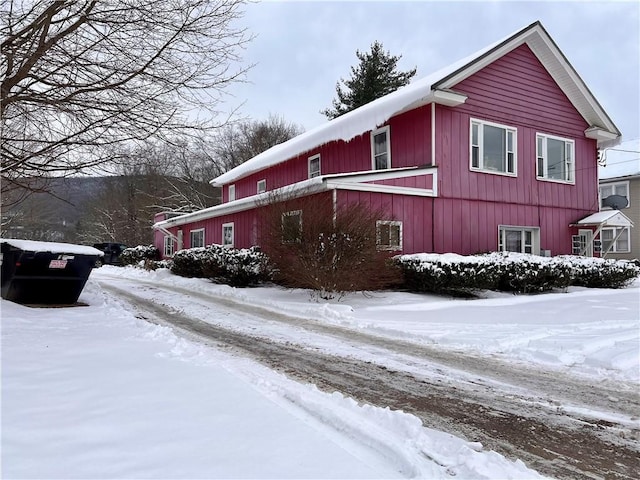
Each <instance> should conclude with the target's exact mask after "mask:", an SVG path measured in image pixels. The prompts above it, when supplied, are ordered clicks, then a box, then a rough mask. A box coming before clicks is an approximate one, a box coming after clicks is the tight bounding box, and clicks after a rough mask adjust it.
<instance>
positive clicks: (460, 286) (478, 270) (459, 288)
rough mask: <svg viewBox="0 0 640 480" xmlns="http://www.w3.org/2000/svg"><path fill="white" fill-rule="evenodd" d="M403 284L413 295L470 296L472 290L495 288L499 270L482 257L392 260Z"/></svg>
mask: <svg viewBox="0 0 640 480" xmlns="http://www.w3.org/2000/svg"><path fill="white" fill-rule="evenodd" d="M396 262H397V263H398V265H399V266H400V268H401V270H402V273H403V277H404V285H405V287H406V288H408V289H409V290H412V291H416V292H432V293H444V294H449V295H456V296H458V295H463V296H468V295H473V293H474V291H476V290H491V289H496V287H497V285H498V282H499V274H500V271H499V270H498V269H497V268H496V266H495V264H493V263H492V262H491V260H488V259H485V258H484V257H482V256H477V257H463V256H461V255H455V254H446V255H437V254H420V255H402V256H400V257H396Z"/></svg>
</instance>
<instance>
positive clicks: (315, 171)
mask: <svg viewBox="0 0 640 480" xmlns="http://www.w3.org/2000/svg"><path fill="white" fill-rule="evenodd" d="M316 160H317V161H318V162H317V164H318V168H317V169H315V168H314V169H312V168H311V165H312V164H313V163H315V161H316ZM308 165H309V178H313V177H319V176H320V175H321V169H322V166H321V164H320V154H318V155H314V156H312V157H309V162H308Z"/></svg>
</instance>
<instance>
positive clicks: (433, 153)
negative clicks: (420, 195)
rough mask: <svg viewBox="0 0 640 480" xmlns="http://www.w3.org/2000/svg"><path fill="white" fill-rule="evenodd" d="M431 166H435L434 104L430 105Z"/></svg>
mask: <svg viewBox="0 0 640 480" xmlns="http://www.w3.org/2000/svg"><path fill="white" fill-rule="evenodd" d="M431 166H432V167H435V166H436V104H435V103H434V102H432V103H431Z"/></svg>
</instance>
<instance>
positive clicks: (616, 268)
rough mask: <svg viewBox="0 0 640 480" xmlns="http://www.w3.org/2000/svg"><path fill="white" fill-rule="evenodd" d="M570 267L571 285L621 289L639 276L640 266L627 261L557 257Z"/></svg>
mask: <svg viewBox="0 0 640 480" xmlns="http://www.w3.org/2000/svg"><path fill="white" fill-rule="evenodd" d="M558 258H563V259H566V261H567V262H568V263H569V264H570V266H571V276H572V284H573V285H577V286H582V287H590V288H622V287H625V286H627V285H628V284H630V283H631V282H632V281H633V280H634V279H635V278H637V277H638V276H639V275H640V266H638V265H636V264H635V263H634V262H631V261H627V260H612V259H603V258H589V257H573V256H563V257H558Z"/></svg>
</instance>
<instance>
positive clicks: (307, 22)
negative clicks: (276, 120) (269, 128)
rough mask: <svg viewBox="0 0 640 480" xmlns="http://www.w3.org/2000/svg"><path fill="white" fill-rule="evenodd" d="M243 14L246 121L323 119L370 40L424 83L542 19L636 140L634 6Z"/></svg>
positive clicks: (451, 6) (293, 5)
mask: <svg viewBox="0 0 640 480" xmlns="http://www.w3.org/2000/svg"><path fill="white" fill-rule="evenodd" d="M245 12H246V14H245V16H244V18H243V20H242V22H241V23H242V24H243V25H244V26H246V27H247V28H248V29H249V31H250V32H252V33H253V34H255V35H256V38H255V40H253V42H251V44H250V45H249V46H248V48H247V49H246V51H245V52H244V59H245V61H246V62H247V63H248V64H249V63H255V64H256V66H255V67H253V68H252V69H251V70H250V72H249V74H248V80H249V82H250V83H247V84H243V85H238V86H235V87H234V88H233V89H232V90H230V92H231V93H233V95H234V96H235V101H236V102H238V103H239V102H241V101H245V104H244V105H243V106H242V108H241V110H240V113H241V114H242V115H244V116H246V117H249V118H252V119H256V120H258V119H265V118H266V117H267V116H268V115H269V114H270V113H273V114H277V115H281V116H282V117H283V118H284V119H285V120H286V121H289V122H294V123H298V124H300V125H302V126H303V127H304V128H305V129H307V130H308V129H310V128H313V127H315V126H317V125H319V124H321V123H323V122H325V121H326V118H325V117H324V115H322V114H320V113H319V112H320V110H322V109H324V108H326V107H329V106H331V101H332V99H333V98H334V97H335V85H336V82H337V81H338V80H339V79H340V78H341V77H343V78H348V76H349V73H350V67H351V66H352V65H355V64H356V62H357V58H356V56H355V52H356V49H358V50H360V51H368V50H369V47H370V45H371V43H373V41H374V40H378V41H380V42H382V44H383V46H384V48H385V49H386V50H389V51H390V52H391V54H393V55H402V59H401V61H400V63H399V68H400V69H401V70H408V69H410V68H413V67H417V69H418V72H417V75H416V77H414V78H421V77H423V76H426V75H428V74H429V73H431V72H433V71H435V70H437V69H439V68H441V67H444V66H446V65H448V64H450V63H453V62H455V61H457V60H459V59H461V58H463V57H465V56H467V55H469V54H472V53H474V52H475V51H477V50H479V49H481V48H483V47H485V46H486V45H488V44H490V43H493V42H495V41H497V40H499V39H500V38H502V37H504V36H506V35H509V34H510V33H513V32H515V31H517V30H519V29H521V28H523V27H525V26H527V25H529V24H531V23H533V22H535V21H536V20H540V21H541V22H542V24H543V26H544V27H545V28H546V29H547V31H548V32H549V34H550V35H551V37H552V38H553V39H554V40H555V42H556V43H557V44H558V46H559V47H560V49H561V50H562V52H563V53H564V54H565V55H566V57H567V58H568V60H569V61H570V62H571V64H572V65H573V67H574V68H575V69H576V70H577V72H578V73H579V74H580V76H581V77H582V79H583V80H584V81H585V82H586V84H587V86H588V87H589V89H590V90H591V91H592V93H593V94H594V95H595V96H596V98H597V99H598V101H599V102H600V103H601V105H602V106H603V107H604V109H605V110H606V111H607V113H608V114H609V116H610V117H611V118H612V120H613V121H614V123H615V124H616V125H617V126H618V128H619V129H620V130H621V131H622V133H623V136H624V138H625V139H635V138H640V3H639V2H635V1H624V2H613V1H607V2H585V1H581V2H516V1H514V2H501V1H495V2H487V1H482V2H479V1H472V2H445V1H380V2H378V1H369V2H350V1H342V2H324V1H309V2H307V1H303V2H300V1H298V2H292V1H263V2H260V3H253V4H249V5H247V6H246V7H245Z"/></svg>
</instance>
